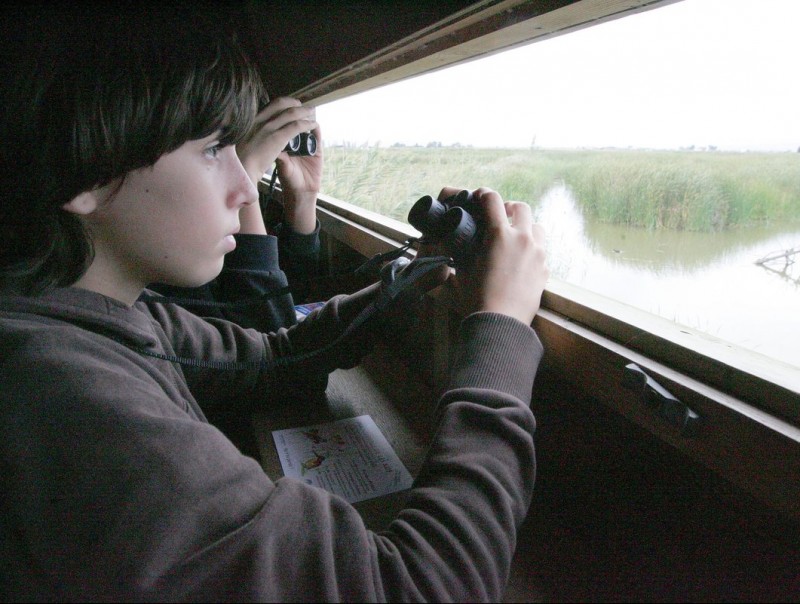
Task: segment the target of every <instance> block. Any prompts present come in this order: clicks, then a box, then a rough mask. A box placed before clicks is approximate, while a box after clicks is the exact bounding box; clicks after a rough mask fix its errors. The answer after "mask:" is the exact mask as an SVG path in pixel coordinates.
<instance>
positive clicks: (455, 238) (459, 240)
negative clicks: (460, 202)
mask: <svg viewBox="0 0 800 604" xmlns="http://www.w3.org/2000/svg"><path fill="white" fill-rule="evenodd" d="M441 228H442V231H443V232H444V233H447V235H448V238H449V240H450V242H451V245H452V246H453V247H454V248H455V249H456V250H461V251H466V250H467V249H468V248H469V246H470V245H471V244H472V241H473V239H475V234H476V233H477V232H478V225H477V223H476V222H475V220H474V219H473V218H472V216H471V215H470V214H469V212H467V211H466V210H465V209H464V208H461V207H455V208H450V209H449V210H448V211H447V213H446V214H445V215H444V217H443V218H442V227H441Z"/></svg>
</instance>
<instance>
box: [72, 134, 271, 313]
mask: <svg viewBox="0 0 800 604" xmlns="http://www.w3.org/2000/svg"><path fill="white" fill-rule="evenodd" d="M218 136H219V132H217V133H214V134H213V135H212V136H210V137H207V138H204V139H199V140H194V141H189V142H187V143H185V144H184V145H183V146H181V147H179V148H178V149H176V150H175V151H173V152H171V153H167V154H165V155H163V156H161V158H159V160H158V161H157V162H156V163H155V164H154V165H153V166H151V167H148V168H141V169H138V170H134V171H132V172H129V173H128V174H127V175H126V176H125V178H124V179H123V181H122V184H121V185H119V183H118V182H116V183H112V184H111V185H108V187H106V189H107V193H106V195H108V196H109V198H108V200H107V201H102V200H101V201H100V202H98V204H97V207H96V209H94V210H93V211H90V212H87V213H85V216H84V220H85V223H86V225H87V227H88V229H89V232H90V234H91V237H92V242H93V244H94V247H95V259H94V261H93V262H92V265H91V266H90V268H89V270H88V271H87V273H86V274H85V275H84V276H83V277H82V278H81V279H80V280H79V281H78V283H76V285H77V286H79V287H83V288H85V289H90V290H93V291H99V293H103V294H105V295H110V296H112V297H115V298H117V299H120V300H122V301H124V302H129V303H132V302H133V301H134V300H135V299H136V298H137V297H138V296H139V293H140V292H141V290H142V288H143V287H145V286H146V285H148V284H149V283H155V282H161V283H169V284H171V285H178V286H185V287H195V286H199V285H202V284H204V283H207V282H208V281H211V280H212V279H214V278H215V277H216V276H217V275H218V274H219V272H220V271H221V270H222V264H223V260H224V256H225V254H226V253H228V252H230V251H232V250H233V249H234V248H235V246H236V244H235V241H234V238H233V234H234V233H236V232H237V231H238V230H239V210H240V209H241V208H242V207H243V206H245V205H248V204H250V203H253V202H255V201H256V200H257V199H258V192H257V190H256V187H255V185H254V184H253V182H252V181H251V180H250V179H249V178H248V176H247V173H246V172H245V170H244V168H243V167H242V164H241V162H240V161H239V158H238V156H237V154H236V149H235V148H234V147H233V146H227V147H219V145H218V144H217V140H218ZM117 186H118V187H119V188H118V189H116V187H117ZM114 191H116V192H114ZM101 195H102V193H98V197H100V196H101Z"/></svg>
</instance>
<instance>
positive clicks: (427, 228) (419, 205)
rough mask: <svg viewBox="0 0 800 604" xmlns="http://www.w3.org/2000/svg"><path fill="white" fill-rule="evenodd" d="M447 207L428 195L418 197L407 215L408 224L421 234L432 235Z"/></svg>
mask: <svg viewBox="0 0 800 604" xmlns="http://www.w3.org/2000/svg"><path fill="white" fill-rule="evenodd" d="M445 212H447V206H446V205H444V204H443V203H442V202H440V201H437V200H435V199H434V198H433V197H431V196H430V195H425V196H424V197H420V198H419V199H418V200H417V202H416V203H415V204H414V205H413V207H412V208H411V210H410V211H409V213H408V223H409V224H410V225H411V226H413V227H414V228H415V229H417V230H418V231H420V232H421V233H432V232H436V231H437V230H438V228H439V227H438V224H439V221H440V220H441V218H442V216H444V214H445Z"/></svg>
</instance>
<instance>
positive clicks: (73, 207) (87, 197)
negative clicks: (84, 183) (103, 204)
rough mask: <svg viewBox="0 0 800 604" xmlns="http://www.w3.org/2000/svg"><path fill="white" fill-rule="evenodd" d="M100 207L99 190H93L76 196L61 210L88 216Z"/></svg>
mask: <svg viewBox="0 0 800 604" xmlns="http://www.w3.org/2000/svg"><path fill="white" fill-rule="evenodd" d="M99 205H100V199H99V190H98V189H93V190H91V191H84V192H83V193H80V194H78V195H76V196H75V197H73V198H72V200H71V201H68V202H67V203H65V204H64V205H63V206H61V209H62V210H65V211H67V212H71V213H73V214H78V215H80V216H86V215H88V214H91V213H92V212H94V211H95V210H96V209H97V207H98V206H99Z"/></svg>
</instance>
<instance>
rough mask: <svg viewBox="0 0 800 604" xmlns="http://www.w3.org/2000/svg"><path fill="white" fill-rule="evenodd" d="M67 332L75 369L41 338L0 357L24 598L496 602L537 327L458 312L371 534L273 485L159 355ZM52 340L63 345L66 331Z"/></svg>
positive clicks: (530, 466) (301, 489)
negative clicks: (417, 447) (413, 471)
mask: <svg viewBox="0 0 800 604" xmlns="http://www.w3.org/2000/svg"><path fill="white" fill-rule="evenodd" d="M65 333H66V332H65ZM70 333H72V334H73V336H72V339H71V340H70V357H69V358H70V359H71V362H70V363H69V364H65V363H64V362H63V361H64V358H63V357H61V356H58V355H55V354H54V353H53V352H52V351H53V350H55V349H54V348H53V347H52V346H48V345H45V344H48V342H43V341H39V342H38V343H39V344H43V345H41V346H40V345H38V344H37V346H36V347H35V348H32V349H30V354H28V355H27V356H26V359H27V361H26V363H24V364H23V363H22V362H21V361H19V362H17V363H16V364H14V365H13V366H12V365H9V366H6V367H4V371H6V372H13V375H14V376H15V379H16V383H17V384H18V385H19V386H18V388H16V389H14V390H9V391H8V392H6V398H5V399H4V407H5V408H6V409H7V410H8V412H7V413H6V414H4V416H3V421H2V422H0V427H2V434H3V435H4V440H3V447H2V448H3V452H4V455H8V456H9V457H6V458H7V459H19V460H24V461H23V463H22V465H21V466H20V467H24V469H25V471H24V472H19V473H11V474H9V475H7V476H6V480H7V481H8V483H9V484H14V485H15V486H14V488H13V489H10V490H9V497H8V498H7V501H6V504H7V505H8V506H10V507H9V509H11V510H13V515H8V514H4V516H3V519H4V522H7V523H11V522H12V521H13V522H14V523H16V525H17V526H19V527H21V528H24V530H20V531H16V532H9V533H4V534H6V535H13V539H15V540H16V541H15V542H13V543H12V542H8V543H4V545H5V546H7V549H6V550H5V551H7V552H13V554H14V556H13V559H9V560H7V562H6V566H5V567H4V568H6V569H8V568H11V567H14V568H17V569H18V570H19V575H18V576H20V577H22V576H27V577H29V578H30V581H20V582H18V583H16V584H15V587H16V589H17V590H18V595H21V596H23V595H25V596H26V597H27V598H29V597H30V594H31V593H33V592H31V591H30V590H35V592H36V594H35V595H36V597H37V598H38V597H40V596H41V600H39V601H42V600H43V601H47V600H64V601H66V600H81V601H116V600H127V601H192V602H198V601H213V602H218V601H453V600H460V601H497V600H499V599H500V598H501V596H502V590H503V588H504V586H505V583H506V581H507V578H508V572H509V565H510V561H511V558H512V555H513V551H514V545H515V540H516V530H517V528H518V527H519V524H520V523H521V522H522V520H523V518H524V515H525V513H526V510H527V507H528V505H529V501H530V496H531V490H532V485H533V480H534V452H533V436H532V432H533V428H534V421H533V416H532V414H531V412H530V410H529V408H528V406H529V401H530V395H531V389H532V384H533V379H534V374H535V371H536V367H537V363H538V360H539V357H540V355H541V346H540V345H539V343H538V340H537V338H536V336H535V334H534V332H533V331H532V330H531V329H530V327H528V326H526V325H523V324H522V323H519V322H517V321H515V320H513V319H510V318H508V317H504V316H500V315H493V314H489V313H479V314H475V315H472V316H470V317H468V318H467V319H466V320H465V321H464V322H463V325H462V329H461V333H462V336H463V342H462V344H461V345H460V348H459V351H460V352H459V355H458V358H457V359H456V360H455V363H454V367H453V374H452V380H451V382H450V386H449V388H448V389H447V391H446V392H445V393H444V395H443V396H442V397H441V400H440V402H439V405H440V417H441V419H440V423H439V427H438V431H437V433H436V435H435V437H434V439H433V443H432V446H431V448H430V451H429V453H428V455H427V457H426V460H425V462H424V464H423V467H422V469H421V472H420V474H419V476H418V478H417V480H416V482H415V484H414V485H413V487H412V490H411V492H410V494H409V497H408V500H407V504H406V506H405V509H403V510H402V511H401V512H399V514H398V516H397V517H396V519H395V520H393V521H392V522H391V523H390V524H389V526H388V527H387V528H386V530H385V531H383V532H380V533H375V532H371V531H369V530H367V529H366V528H365V526H364V524H363V522H362V520H361V518H360V516H359V514H358V512H357V511H356V510H355V508H353V507H352V506H351V505H349V504H348V503H346V502H345V501H344V500H343V499H341V498H339V497H336V496H333V495H331V494H329V493H327V492H326V491H323V490H322V489H318V488H316V487H313V486H311V485H307V484H305V483H303V482H302V481H298V480H295V479H291V478H283V479H280V480H278V481H275V482H273V481H271V480H270V479H269V478H268V477H267V476H265V474H264V473H263V471H262V470H261V468H260V467H259V465H258V464H257V463H256V462H255V461H254V460H252V459H250V458H247V457H245V456H243V455H241V454H240V453H239V452H238V451H237V450H236V448H235V447H234V446H233V445H232V444H231V443H230V441H228V440H227V439H226V438H225V437H224V436H223V435H222V434H221V433H220V432H219V431H218V430H216V429H215V428H214V427H213V426H210V425H209V424H207V423H205V422H203V421H200V420H199V419H197V418H195V417H193V416H192V415H191V413H190V411H191V410H190V409H188V408H187V409H184V408H183V407H182V404H181V397H180V393H179V392H175V393H173V394H172V395H171V396H169V395H168V392H169V387H168V386H167V385H166V383H161V381H162V380H163V379H165V378H164V377H160V376H164V375H167V374H166V373H162V372H164V371H166V370H165V369H158V371H155V369H154V368H155V367H159V368H160V367H161V365H157V366H156V365H153V368H151V367H150V364H148V363H146V362H144V360H143V359H142V358H141V357H140V356H139V355H137V354H136V353H135V352H133V351H131V350H129V349H128V348H126V347H125V346H123V345H122V344H120V343H112V344H111V345H110V346H109V348H108V350H107V351H105V352H104V354H103V355H102V356H97V349H96V346H94V344H93V339H92V338H93V337H94V336H92V334H88V333H84V332H79V333H78V334H77V335H75V334H74V331H73V332H70ZM46 335H47V336H48V337H49V338H51V339H52V342H51V343H52V344H53V345H56V349H57V343H58V342H63V341H64V337H63V334H62V333H60V332H59V331H58V330H51V331H50V333H48V334H46ZM15 358H16V357H15ZM84 359H85V361H84ZM31 361H33V363H31ZM84 362H85V363H87V365H86V368H85V369H87V370H80V369H81V368H80V367H78V366H77V364H79V363H84ZM88 363H91V365H88ZM34 368H35V369H34ZM89 369H91V370H89ZM4 375H6V374H4ZM8 375H11V374H10V373H9V374H7V375H6V377H7V376H8ZM40 375H46V376H47V380H41V379H40ZM26 384H27V390H26ZM26 391H27V392H32V391H35V392H37V396H35V397H31V396H28V395H26V394H25V392H26ZM26 590H28V591H26ZM10 593H17V592H16V591H14V592H10ZM26 594H27V595H26Z"/></svg>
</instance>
